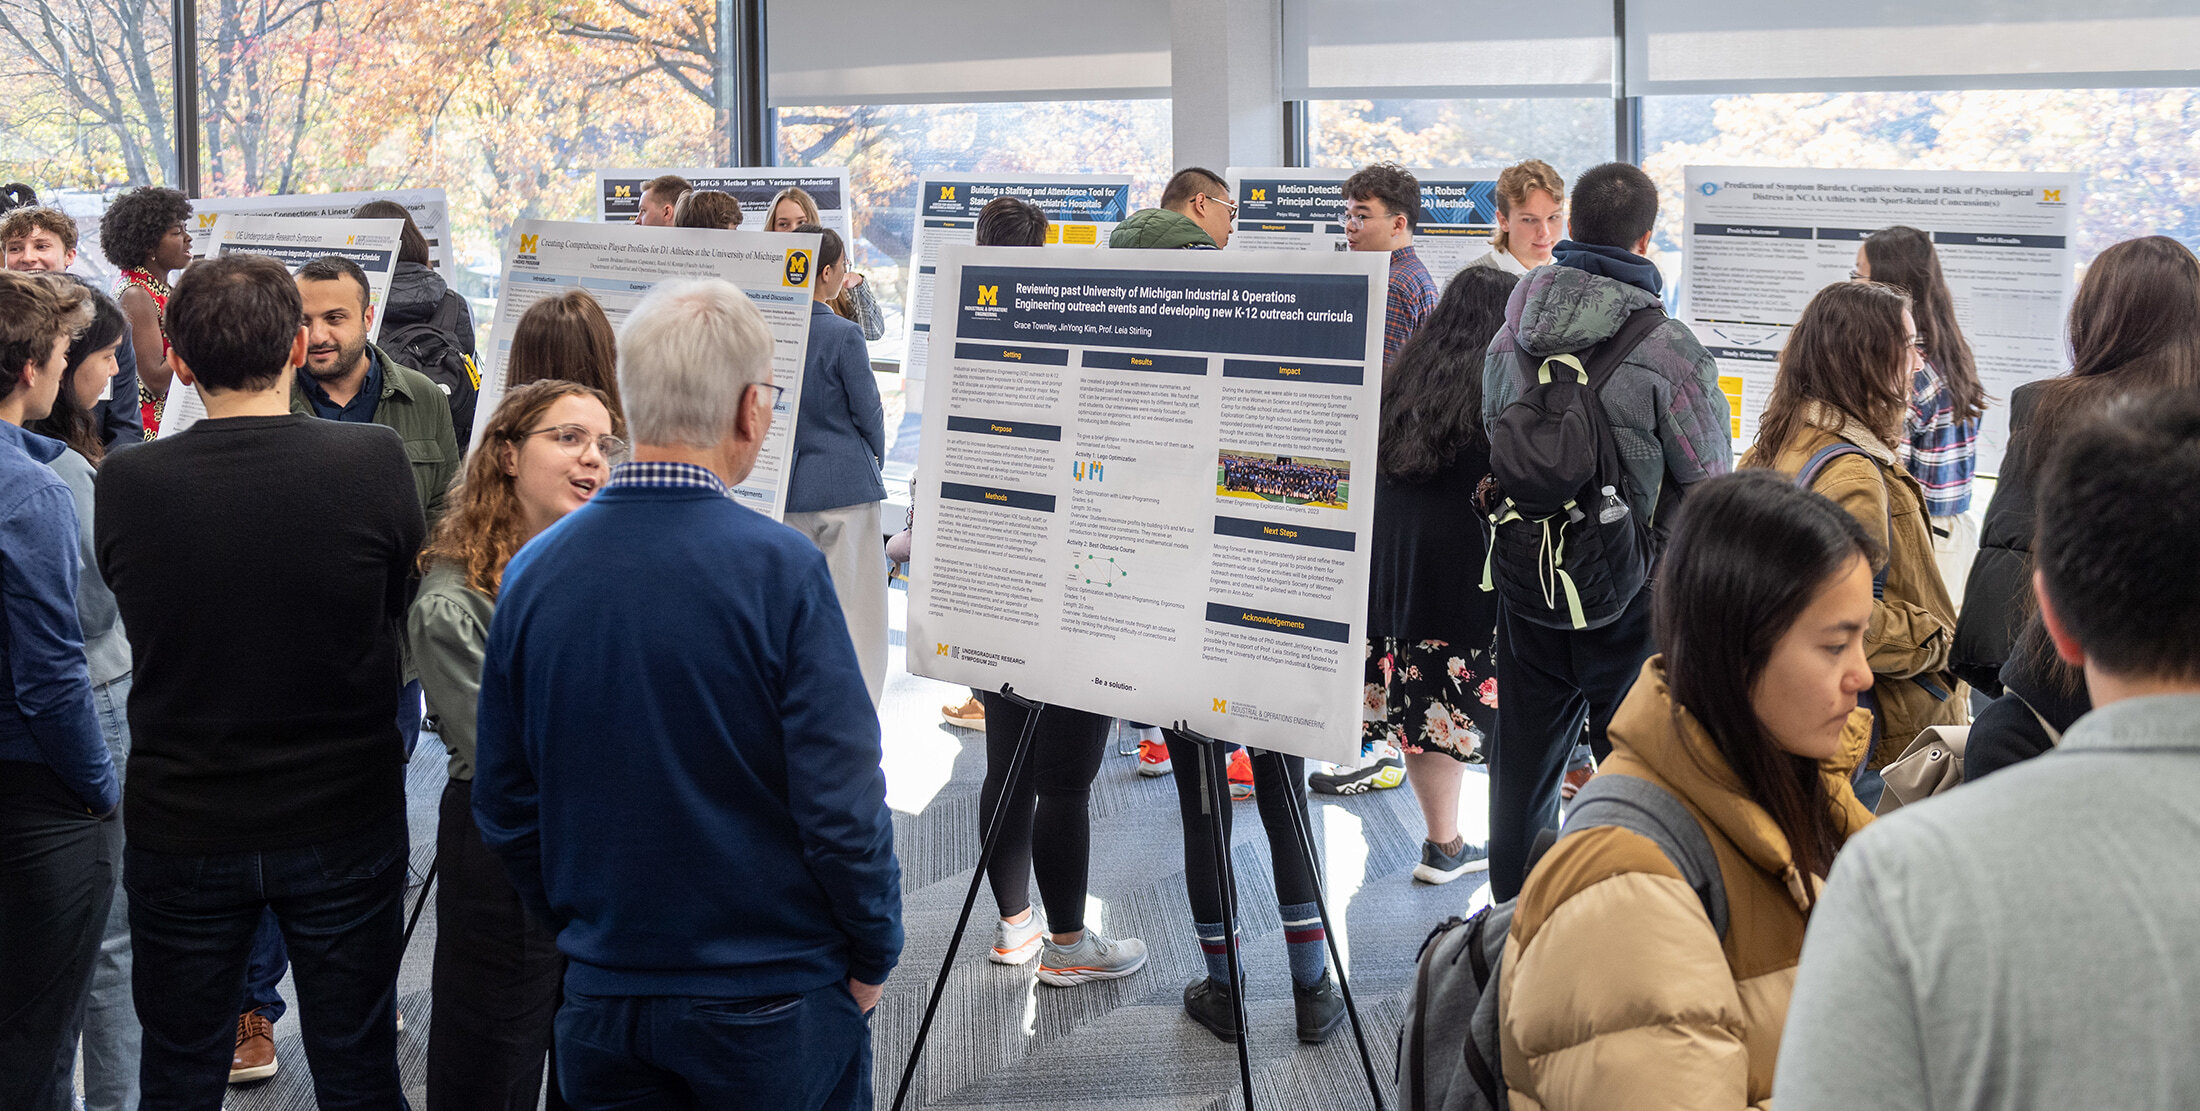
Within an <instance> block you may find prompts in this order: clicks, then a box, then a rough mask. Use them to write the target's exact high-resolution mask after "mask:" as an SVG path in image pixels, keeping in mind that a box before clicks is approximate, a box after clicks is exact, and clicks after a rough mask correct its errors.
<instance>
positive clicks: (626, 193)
mask: <svg viewBox="0 0 2200 1111" xmlns="http://www.w3.org/2000/svg"><path fill="white" fill-rule="evenodd" d="M611 195H612V196H614V197H620V198H626V197H632V196H633V195H634V187H633V186H631V185H614V186H612V187H611Z"/></svg>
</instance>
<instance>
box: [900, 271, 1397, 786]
mask: <svg viewBox="0 0 2200 1111" xmlns="http://www.w3.org/2000/svg"><path fill="white" fill-rule="evenodd" d="M1254 257H1257V258H1258V265H1257V267H1249V266H1248V265H1247V262H1248V256H1245V255H1232V254H1229V253H1227V252H1217V251H1101V252H1093V251H1082V250H1076V249H1072V248H1065V247H1050V248H1039V249H1031V248H1014V247H966V246H955V247H949V248H947V249H945V250H943V251H942V252H941V253H940V255H939V256H938V259H939V262H938V265H939V271H938V280H939V284H938V287H937V288H938V290H939V291H940V292H939V294H938V296H939V297H940V298H944V299H945V300H942V301H938V302H936V304H937V308H936V309H935V310H934V313H933V316H932V324H933V329H934V332H935V337H936V338H935V343H934V350H935V351H936V352H938V354H939V359H938V360H937V362H938V366H937V368H936V370H935V372H934V373H933V374H932V375H931V376H930V377H929V379H928V380H927V382H926V383H925V389H926V391H927V404H926V405H925V409H924V446H923V455H922V459H921V461H920V463H919V465H918V471H917V473H918V475H919V476H920V477H919V482H918V494H917V517H916V532H915V535H916V545H917V547H916V556H915V560H914V562H913V565H912V566H913V573H912V575H911V578H910V596H909V639H908V644H909V656H908V662H909V670H910V671H912V672H914V673H916V674H919V675H927V676H930V677H932V678H935V679H942V680H946V681H948V682H952V683H963V684H968V685H971V686H974V687H978V688H980V689H988V690H990V689H997V688H999V687H1000V686H1001V684H1002V683H1004V682H1005V683H1009V684H1012V685H1013V686H1014V687H1015V688H1016V690H1017V691H1018V692H1019V693H1021V694H1023V695H1024V696H1026V697H1029V698H1034V699H1038V700H1040V701H1043V702H1049V703H1057V704H1060V705H1064V706H1072V707H1075V708H1077V709H1081V710H1090V711H1092V712H1095V713H1099V714H1106V715H1111V716H1115V717H1125V718H1132V719H1135V720H1139V721H1151V722H1175V721H1186V722H1189V723H1190V725H1191V727H1192V728H1194V729H1197V730H1199V731H1201V732H1203V733H1207V734H1210V735H1212V736H1216V737H1221V738H1224V739H1227V740H1231V741H1238V742H1243V743H1245V744H1250V745H1256V746H1258V747H1261V748H1268V749H1276V750H1280V751H1283V752H1289V753H1295V754H1298V755H1301V756H1307V757H1312V758H1315V759H1323V760H1345V759H1348V758H1350V757H1353V756H1355V755H1356V754H1357V753H1358V752H1359V748H1360V702H1361V681H1362V673H1363V669H1364V667H1365V662H1366V650H1365V645H1364V644H1363V641H1364V639H1365V637H1366V633H1367V628H1366V622H1367V574H1368V547H1369V535H1370V531H1371V530H1372V528H1373V524H1374V519H1375V513H1374V487H1375V483H1374V477H1375V443H1376V434H1377V424H1378V420H1379V414H1380V401H1381V392H1382V370H1381V367H1382V355H1383V327H1382V320H1383V306H1384V298H1385V295H1386V293H1387V288H1386V287H1387V276H1388V259H1386V258H1385V257H1384V256H1382V255H1374V254H1334V253H1295V254H1281V253H1278V254H1272V255H1263V256H1254Z"/></svg>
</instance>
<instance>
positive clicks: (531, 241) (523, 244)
mask: <svg viewBox="0 0 2200 1111" xmlns="http://www.w3.org/2000/svg"><path fill="white" fill-rule="evenodd" d="M540 242H542V237H541V236H539V235H522V236H520V237H519V253H520V254H523V255H531V254H534V253H535V245H536V244H538V243H540Z"/></svg>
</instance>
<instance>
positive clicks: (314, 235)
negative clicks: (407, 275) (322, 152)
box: [155, 214, 405, 440]
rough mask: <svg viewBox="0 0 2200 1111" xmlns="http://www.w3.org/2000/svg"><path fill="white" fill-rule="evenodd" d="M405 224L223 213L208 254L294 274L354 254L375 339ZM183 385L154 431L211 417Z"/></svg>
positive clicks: (164, 434)
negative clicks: (261, 261)
mask: <svg viewBox="0 0 2200 1111" xmlns="http://www.w3.org/2000/svg"><path fill="white" fill-rule="evenodd" d="M210 226H211V225H210ZM404 226H405V223H404V221H402V220H320V219H313V218H310V217H298V216H250V215H244V216H240V215H235V214H224V215H223V216H222V218H221V220H220V223H219V227H218V228H216V230H215V232H214V234H213V236H212V237H211V240H210V243H209V244H208V250H207V256H206V257H214V256H218V255H234V254H252V255H266V256H268V257H269V258H272V259H274V260H275V261H277V262H280V263H282V264H283V266H284V267H285V268H287V269H289V271H290V272H291V273H293V274H295V273H297V272H298V270H299V268H300V267H303V266H304V265H305V264H307V263H309V262H312V261H313V260H315V259H318V258H322V257H325V256H328V255H339V256H341V257H343V258H347V259H350V260H351V261H352V262H354V263H356V264H358V266H359V269H360V270H362V271H364V272H365V273H366V275H367V308H368V322H367V339H368V340H369V341H373V340H375V339H378V338H380V337H381V334H382V305H383V303H384V302H385V301H387V300H388V299H389V295H390V278H391V277H392V276H393V275H394V274H395V273H396V272H397V246H398V236H399V235H400V234H401V232H402V231H403V229H404ZM299 373H301V374H302V373H304V371H300V372H299ZM181 385H182V383H180V382H178V383H175V384H172V385H171V386H170V387H169V389H168V403H167V406H166V408H165V410H164V411H163V412H162V414H161V422H160V431H159V432H157V433H155V438H157V439H163V440H165V439H167V438H168V437H170V436H173V435H175V434H177V433H179V432H182V431H183V430H184V429H186V428H189V427H191V426H192V425H194V424H196V423H198V421H199V419H200V418H202V417H204V416H206V399H205V398H203V397H201V396H199V391H198V390H197V388H195V387H194V388H191V389H182V388H179V387H180V386H181Z"/></svg>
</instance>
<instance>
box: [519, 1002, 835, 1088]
mask: <svg viewBox="0 0 2200 1111" xmlns="http://www.w3.org/2000/svg"><path fill="white" fill-rule="evenodd" d="M557 1061H558V1087H559V1088H560V1089H561V1090H562V1091H563V1092H564V1093H565V1099H566V1102H568V1103H570V1104H572V1105H573V1106H574V1107H577V1108H583V1109H588V1111H611V1109H613V1108H617V1109H619V1111H674V1109H687V1108H710V1109H712V1111H742V1109H748V1108H756V1109H759V1111H762V1109H766V1108H769V1109H772V1111H782V1109H784V1111H822V1109H836V1111H837V1109H839V1108H864V1109H868V1108H869V1107H870V1106H871V1020H870V1016H869V1015H866V1014H864V1013H863V1012H861V1011H859V1010H857V1009H856V1001H855V998H854V997H853V996H851V995H849V994H848V987H847V985H846V984H844V983H833V984H827V985H826V986H824V987H821V988H817V989H814V990H812V991H808V992H804V993H802V994H800V995H781V996H772V997H766V998H755V999H708V998H701V997H696V996H681V995H674V996H596V995H580V994H576V993H574V992H573V991H572V990H571V989H567V991H566V996H565V1006H564V1007H562V1008H560V1009H559V1011H558V1053H557Z"/></svg>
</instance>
